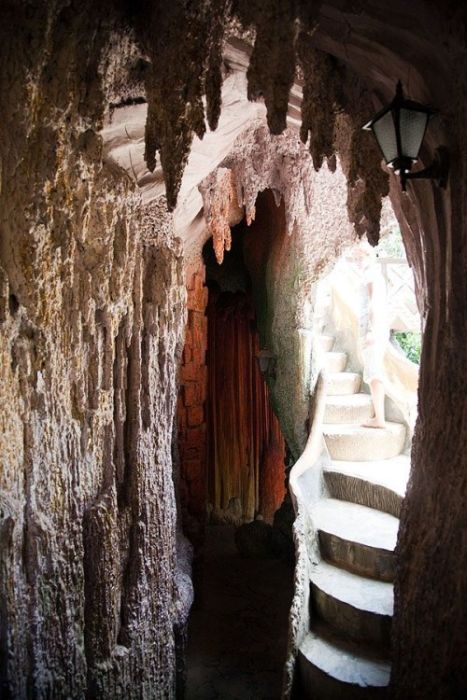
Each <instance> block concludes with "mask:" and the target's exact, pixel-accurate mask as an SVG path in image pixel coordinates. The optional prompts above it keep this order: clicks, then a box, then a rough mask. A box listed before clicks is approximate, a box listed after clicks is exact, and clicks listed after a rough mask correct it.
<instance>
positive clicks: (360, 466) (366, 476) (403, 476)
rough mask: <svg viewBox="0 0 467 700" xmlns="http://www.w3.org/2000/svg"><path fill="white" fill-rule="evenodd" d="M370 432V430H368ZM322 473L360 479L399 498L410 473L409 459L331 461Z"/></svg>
mask: <svg viewBox="0 0 467 700" xmlns="http://www.w3.org/2000/svg"><path fill="white" fill-rule="evenodd" d="M368 430H372V428H368ZM324 471H328V472H338V473H340V474H344V475H345V476H350V477H353V478H355V479H362V480H363V481H368V482H369V483H371V484H375V485H377V486H384V487H385V488H387V489H390V490H391V491H394V493H397V494H398V495H399V496H401V497H404V496H405V492H406V488H407V482H408V480H409V473H410V457H409V456H407V455H402V454H401V455H397V457H391V458H390V459H382V460H377V459H375V460H372V461H371V462H353V461H347V460H337V459H335V460H332V462H331V464H329V465H326V466H325V467H324Z"/></svg>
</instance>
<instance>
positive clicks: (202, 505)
mask: <svg viewBox="0 0 467 700" xmlns="http://www.w3.org/2000/svg"><path fill="white" fill-rule="evenodd" d="M185 277H186V285H187V323H186V328H185V344H184V348H183V355H182V361H181V366H180V389H179V395H178V406H177V441H178V453H179V460H180V480H179V491H180V502H181V507H182V517H183V528H184V532H185V533H186V534H187V535H188V536H189V537H190V539H191V541H192V542H193V543H195V544H199V543H200V542H201V541H202V539H203V528H204V524H205V518H206V499H207V463H206V446H207V435H206V406H205V402H206V393H207V366H206V349H207V330H208V328H207V319H206V317H205V309H206V305H207V300H208V290H207V288H206V287H205V286H204V280H205V270H204V265H203V263H202V261H201V260H200V261H199V262H198V264H191V265H189V266H188V267H187V268H186V272H185Z"/></svg>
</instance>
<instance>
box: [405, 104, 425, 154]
mask: <svg viewBox="0 0 467 700" xmlns="http://www.w3.org/2000/svg"><path fill="white" fill-rule="evenodd" d="M427 121H428V114H427V113H426V112H419V111H416V110H413V109H404V108H402V109H401V110H400V134H401V149H402V155H404V156H407V158H412V159H413V160H416V159H417V158H418V152H419V150H420V146H421V145H422V141H423V137H424V135H425V129H426V123H427Z"/></svg>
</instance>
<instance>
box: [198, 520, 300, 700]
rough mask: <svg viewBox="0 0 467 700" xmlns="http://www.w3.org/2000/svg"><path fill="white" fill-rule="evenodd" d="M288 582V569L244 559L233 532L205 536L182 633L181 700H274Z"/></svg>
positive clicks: (221, 529) (213, 530) (277, 562)
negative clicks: (185, 644) (184, 676)
mask: <svg viewBox="0 0 467 700" xmlns="http://www.w3.org/2000/svg"><path fill="white" fill-rule="evenodd" d="M292 581H293V566H292V564H291V563H288V562H285V561H283V560H281V559H244V558H242V557H241V556H240V555H239V554H238V552H237V550H236V548H235V543H234V528H233V527H231V526H228V525H215V526H210V527H209V528H208V532H207V538H206V543H205V548H204V563H203V569H202V578H201V580H200V581H199V585H198V587H197V592H198V596H199V600H198V603H197V605H196V606H195V608H194V609H193V611H192V614H191V616H190V623H189V629H188V648H187V690H186V699H187V700H278V698H280V695H281V684H282V673H283V668H284V659H285V654H286V645H287V622H288V611H289V608H290V602H291V598H292ZM195 583H196V581H195Z"/></svg>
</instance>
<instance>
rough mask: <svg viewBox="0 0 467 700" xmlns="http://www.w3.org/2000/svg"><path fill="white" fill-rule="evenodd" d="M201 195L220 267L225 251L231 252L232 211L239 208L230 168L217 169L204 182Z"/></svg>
mask: <svg viewBox="0 0 467 700" xmlns="http://www.w3.org/2000/svg"><path fill="white" fill-rule="evenodd" d="M201 193H202V195H203V203H204V207H203V209H204V212H205V219H206V224H207V226H208V230H209V233H210V234H211V236H212V244H213V247H214V252H215V254H216V260H217V262H218V263H219V265H220V264H221V263H222V261H223V260H224V251H226V250H230V247H231V244H232V235H231V231H230V223H231V220H232V209H233V208H234V207H238V204H237V195H236V187H235V180H234V176H233V172H232V171H231V170H229V169H228V168H217V169H216V170H215V171H214V172H213V173H211V175H209V176H208V177H207V178H206V180H205V181H204V182H203V184H202V187H201Z"/></svg>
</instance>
